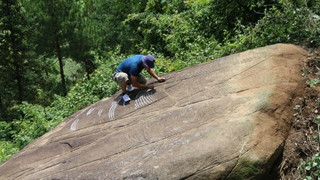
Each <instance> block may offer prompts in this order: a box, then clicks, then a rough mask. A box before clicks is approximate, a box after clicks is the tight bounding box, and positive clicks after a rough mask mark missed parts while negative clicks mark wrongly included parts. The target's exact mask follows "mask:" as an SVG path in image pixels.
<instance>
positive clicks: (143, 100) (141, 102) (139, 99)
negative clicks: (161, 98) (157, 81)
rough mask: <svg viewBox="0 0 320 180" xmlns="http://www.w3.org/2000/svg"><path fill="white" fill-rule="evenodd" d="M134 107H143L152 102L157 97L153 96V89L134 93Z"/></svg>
mask: <svg viewBox="0 0 320 180" xmlns="http://www.w3.org/2000/svg"><path fill="white" fill-rule="evenodd" d="M135 99H136V102H135V104H134V106H135V109H138V108H141V107H144V106H146V105H148V104H151V103H152V102H154V101H155V100H156V99H157V98H156V97H155V96H154V91H147V92H140V93H138V94H137V95H136V98H135Z"/></svg>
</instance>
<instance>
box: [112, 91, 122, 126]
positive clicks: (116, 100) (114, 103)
mask: <svg viewBox="0 0 320 180" xmlns="http://www.w3.org/2000/svg"><path fill="white" fill-rule="evenodd" d="M121 99H122V96H119V97H118V98H117V99H115V100H114V101H113V102H112V104H111V107H110V109H109V120H110V121H112V120H115V117H114V111H115V109H116V107H117V105H118V103H119V102H120V101H121Z"/></svg>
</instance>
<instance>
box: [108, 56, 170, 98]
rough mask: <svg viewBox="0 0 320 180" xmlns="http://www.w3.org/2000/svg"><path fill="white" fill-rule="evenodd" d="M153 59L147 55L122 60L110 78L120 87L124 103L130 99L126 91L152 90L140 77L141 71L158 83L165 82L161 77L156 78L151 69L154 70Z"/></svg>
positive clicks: (152, 87)
mask: <svg viewBox="0 0 320 180" xmlns="http://www.w3.org/2000/svg"><path fill="white" fill-rule="evenodd" d="M154 65H155V59H154V57H153V56H151V55H150V54H149V55H146V56H145V55H134V56H131V57H128V58H127V59H125V60H123V61H122V62H121V64H120V65H119V66H118V68H117V69H116V72H115V73H114V74H113V76H112V80H113V81H115V82H116V83H118V84H119V85H120V86H121V90H122V98H123V100H124V101H125V102H129V101H130V100H131V99H130V97H129V96H128V94H127V91H133V90H134V87H136V88H139V89H154V86H153V85H146V84H147V79H146V77H144V76H143V75H141V74H140V73H141V71H142V70H143V69H144V68H145V69H146V70H147V72H148V73H149V74H150V75H151V76H152V77H154V78H155V79H156V80H157V81H158V82H164V81H166V79H165V78H163V77H158V76H157V74H156V73H155V72H154V71H153V70H152V69H151V68H154Z"/></svg>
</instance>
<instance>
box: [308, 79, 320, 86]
mask: <svg viewBox="0 0 320 180" xmlns="http://www.w3.org/2000/svg"><path fill="white" fill-rule="evenodd" d="M319 83H320V80H319V79H318V78H315V79H311V80H310V81H307V84H308V85H309V86H310V87H312V88H313V87H316V85H317V84H319Z"/></svg>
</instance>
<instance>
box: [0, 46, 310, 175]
mask: <svg viewBox="0 0 320 180" xmlns="http://www.w3.org/2000/svg"><path fill="white" fill-rule="evenodd" d="M306 58H307V52H306V51H305V50H303V49H301V48H299V47H297V46H294V45H288V44H277V45H272V46H267V47H263V48H258V49H254V50H250V51H246V52H243V53H239V54H234V55H231V56H227V57H224V58H220V59H217V60H213V61H210V62H208V63H203V64H200V65H196V66H194V67H190V68H186V69H183V70H181V71H178V72H173V73H170V74H167V75H165V76H164V77H166V78H167V81H166V82H165V83H161V84H159V83H156V82H154V81H152V80H150V81H149V82H150V83H154V84H155V86H156V88H155V90H136V91H135V92H133V93H132V94H131V99H132V100H131V102H130V104H127V105H125V106H124V105H123V101H122V100H121V97H119V94H120V92H118V93H116V94H115V95H113V96H112V97H110V98H106V99H103V100H101V101H99V102H97V103H95V104H93V105H91V106H89V107H87V108H85V109H83V110H81V111H79V112H77V113H75V114H73V115H72V116H70V117H69V118H67V119H66V120H65V121H64V122H62V123H61V124H60V125H58V126H57V127H56V128H54V129H53V130H51V131H50V132H48V133H47V134H45V135H44V136H42V137H40V138H38V139H37V140H35V141H34V142H33V143H31V144H30V145H28V146H27V147H25V148H24V149H23V150H21V151H20V152H19V153H17V154H16V155H15V156H13V157H12V158H10V159H9V160H7V161H5V162H3V163H2V164H0V179H26V180H28V179H30V180H34V179H73V180H76V179H148V180H150V179H241V178H246V177H261V176H263V174H264V173H266V172H267V171H268V170H269V168H270V167H271V166H272V164H273V162H274V161H275V159H276V158H277V157H278V156H279V155H280V153H281V150H282V147H283V145H284V141H285V139H286V137H287V135H288V130H289V128H290V123H291V122H292V120H293V117H292V107H293V105H292V104H290V101H291V100H292V98H293V97H294V96H295V95H297V94H299V93H300V89H299V87H300V85H301V83H303V82H302V78H301V75H300V65H301V63H302V61H303V60H305V59H306Z"/></svg>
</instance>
